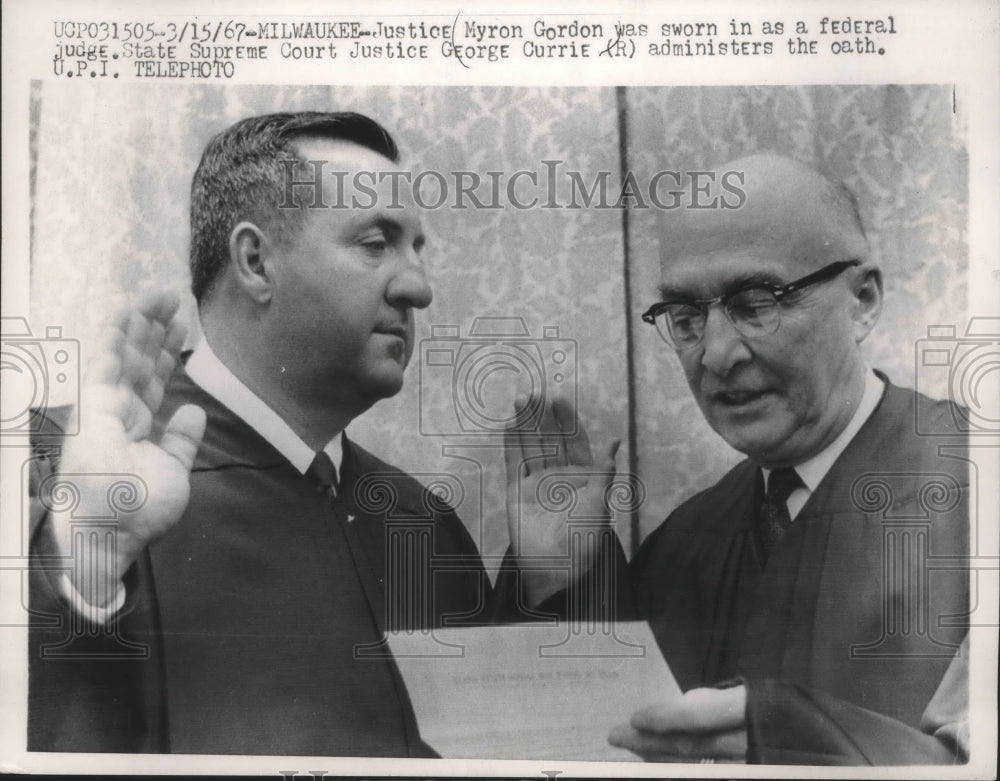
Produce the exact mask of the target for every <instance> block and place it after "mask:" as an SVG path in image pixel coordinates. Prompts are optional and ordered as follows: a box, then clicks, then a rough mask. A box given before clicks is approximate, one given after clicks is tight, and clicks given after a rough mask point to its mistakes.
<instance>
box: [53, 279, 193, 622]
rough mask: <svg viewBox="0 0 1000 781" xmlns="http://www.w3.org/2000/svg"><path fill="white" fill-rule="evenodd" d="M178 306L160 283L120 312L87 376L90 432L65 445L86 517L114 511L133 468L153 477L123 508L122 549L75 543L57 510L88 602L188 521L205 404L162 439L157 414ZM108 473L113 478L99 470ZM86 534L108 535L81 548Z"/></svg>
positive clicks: (111, 590) (110, 593)
mask: <svg viewBox="0 0 1000 781" xmlns="http://www.w3.org/2000/svg"><path fill="white" fill-rule="evenodd" d="M178 305H179V299H178V297H177V295H176V294H174V293H169V292H163V291H156V292H150V293H147V294H146V295H144V296H143V297H142V298H141V299H140V301H139V302H138V304H137V305H136V306H135V307H134V308H131V309H125V310H122V311H121V312H119V313H118V314H117V315H116V316H115V318H114V319H113V320H112V322H111V323H110V325H109V328H108V331H107V334H106V338H105V342H104V344H103V345H102V346H101V350H100V352H99V354H98V355H97V356H95V358H94V360H93V362H92V363H91V364H90V366H89V369H88V372H87V374H86V376H85V378H84V383H83V387H82V389H81V403H80V409H79V410H78V411H77V414H78V415H79V422H80V433H79V434H78V435H77V436H75V437H69V438H68V439H67V440H66V445H65V447H64V449H63V455H62V458H61V462H60V467H59V473H60V475H61V476H65V479H66V480H67V481H70V482H72V481H73V477H72V476H73V475H74V474H80V475H86V476H87V478H88V479H86V480H79V481H77V483H78V484H77V486H76V487H77V490H79V491H80V499H79V502H78V503H77V505H76V508H75V510H74V511H73V515H74V516H75V517H76V518H81V517H86V516H87V515H88V514H90V515H93V516H101V515H105V516H106V515H107V506H108V489H109V488H110V487H111V485H112V484H113V483H114V482H116V481H117V480H120V479H121V475H123V474H124V475H134V476H136V477H138V478H139V480H141V481H142V482H143V483H144V484H145V489H146V490H145V502H142V503H139V504H140V505H141V506H138V507H137V509H136V510H135V511H134V512H127V513H119V515H118V525H117V534H116V539H115V541H114V547H113V549H105V550H101V551H95V550H89V549H88V550H75V551H74V550H73V539H72V536H73V531H72V527H71V525H70V517H69V514H68V513H60V512H53V513H52V515H51V523H52V524H53V526H52V531H53V533H54V536H55V540H56V543H57V545H58V547H59V549H60V552H61V553H62V555H64V556H74V557H75V558H76V561H75V564H76V566H74V568H73V569H74V575H73V586H74V587H75V588H76V590H77V591H78V592H79V594H80V595H81V596H82V597H83V598H84V600H86V601H87V603H89V604H91V605H95V606H98V607H100V606H103V605H105V604H107V603H108V602H110V601H111V598H112V597H114V595H115V593H116V590H117V587H118V583H119V580H120V578H121V577H122V576H123V575H124V573H125V571H126V570H127V569H128V568H129V566H131V564H132V562H134V561H135V560H136V558H138V556H139V554H140V553H141V552H142V550H143V549H144V548H145V547H146V546H148V545H149V544H150V543H152V542H154V541H155V540H157V539H158V538H159V537H161V536H162V535H163V534H164V533H165V532H166V531H168V530H169V529H170V528H171V527H172V526H173V525H174V524H175V523H176V522H177V521H178V519H179V518H180V517H181V514H182V513H183V512H184V508H185V507H186V506H187V502H188V497H189V494H190V472H191V466H192V464H193V463H194V459H195V455H196V453H197V451H198V446H199V445H200V443H201V438H202V436H203V434H204V431H205V413H204V411H203V410H201V409H200V408H198V407H195V406H191V405H187V406H184V407H181V408H180V409H178V410H177V411H176V412H175V413H174V415H173V416H172V418H171V419H170V421H169V422H168V423H167V425H166V427H165V429H164V431H163V434H162V436H161V437H160V438H159V441H154V440H153V439H152V438H151V435H152V425H153V417H154V415H155V414H156V412H157V410H159V408H160V404H161V403H162V401H163V392H164V388H165V387H166V384H167V381H168V380H169V379H170V375H171V374H172V373H173V371H174V368H175V367H176V366H177V363H178V361H179V359H180V350H181V347H182V345H183V343H184V338H185V328H184V325H183V324H182V323H181V322H180V320H179V319H178V317H177V309H178ZM105 474H106V475H108V479H107V480H106V481H103V482H102V481H101V480H100V479H97V480H94V479H92V478H93V476H101V475H105ZM104 482H106V483H107V485H104V484H103V483H104ZM88 508H92V510H93V512H90V511H88ZM81 541H82V544H83V545H85V546H89V545H91V544H102V543H99V542H96V541H93V540H90V539H89V535H82V537H80V538H79V539H78V542H77V546H78V547H79V546H80V544H81ZM81 565H82V566H81Z"/></svg>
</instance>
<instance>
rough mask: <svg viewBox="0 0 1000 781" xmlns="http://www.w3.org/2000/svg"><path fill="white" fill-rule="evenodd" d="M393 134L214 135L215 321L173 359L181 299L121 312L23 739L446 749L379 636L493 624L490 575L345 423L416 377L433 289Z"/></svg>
mask: <svg viewBox="0 0 1000 781" xmlns="http://www.w3.org/2000/svg"><path fill="white" fill-rule="evenodd" d="M397 157H398V155H397V150H396V146H395V144H394V142H393V141H392V139H391V137H390V136H389V135H388V133H386V131H385V130H384V129H383V128H382V127H381V126H379V125H378V124H377V123H375V122H374V121H372V120H370V119H368V118H367V117H364V116H361V115H358V114H351V113H337V114H324V113H313V112H305V113H299V114H273V115H268V116H264V117H254V118H251V119H247V120H244V121H242V122H239V123H237V124H236V125H234V126H232V127H231V128H229V129H227V130H225V131H224V132H222V133H220V134H219V135H218V136H217V137H216V138H214V139H213V140H212V141H211V143H210V144H209V145H208V147H207V148H206V150H205V153H204V155H203V157H202V160H201V164H200V165H199V167H198V170H197V172H196V173H195V176H194V181H193V185H192V203H191V216H192V242H191V245H192V253H191V267H192V278H193V289H194V293H195V296H196V298H197V300H198V306H199V314H200V318H201V323H202V327H203V330H204V339H203V340H202V341H201V343H200V344H199V345H198V346H197V347H196V349H195V350H194V352H193V354H192V355H191V356H190V357H189V358H188V359H187V361H186V363H185V365H184V366H183V367H182V368H177V369H176V371H175V365H176V364H177V363H178V359H179V349H180V345H181V344H182V342H183V339H184V334H183V329H182V328H181V327H180V326H179V324H178V320H177V317H176V310H177V304H178V302H177V300H176V297H173V298H171V297H169V296H163V295H155V294H154V295H150V296H148V297H146V298H144V299H143V300H141V301H140V302H139V303H138V305H137V306H136V307H135V308H134V310H133V311H131V312H130V313H125V314H124V315H123V316H122V317H121V318H120V319H119V321H118V322H117V323H116V328H114V329H113V330H112V337H111V341H110V342H109V344H108V345H107V346H106V347H105V349H104V350H103V351H102V352H101V355H102V359H101V362H100V363H99V364H98V365H97V367H96V368H95V370H94V372H93V374H92V375H91V379H90V380H89V382H88V384H87V388H88V398H87V399H86V400H85V403H84V404H83V408H82V413H81V415H82V422H81V434H80V436H78V437H75V438H70V439H69V440H68V441H67V443H66V446H65V449H64V452H63V454H62V461H61V466H60V471H59V472H57V473H53V477H55V478H57V481H56V482H55V483H53V482H52V481H50V482H49V483H48V485H49V486H50V487H52V490H53V491H55V486H57V485H58V481H59V480H61V481H62V482H63V483H64V484H66V483H68V484H70V485H73V484H75V486H74V489H75V490H76V491H77V492H78V501H77V503H76V506H75V507H73V508H66V507H65V506H63V505H59V503H58V502H56V501H53V498H52V495H48V497H47V496H46V494H45V491H44V487H45V485H46V484H45V482H44V481H43V484H42V487H43V490H42V494H41V496H40V500H39V502H38V503H37V505H38V509H39V510H43V509H45V508H46V507H47V508H48V509H49V510H51V512H49V513H48V514H47V517H45V516H44V514H43V513H42V512H39V513H38V514H37V519H36V520H37V521H38V523H37V527H36V529H35V534H34V546H33V547H34V551H35V554H36V557H37V558H36V562H37V564H38V566H36V567H35V568H34V573H33V584H32V606H33V611H34V621H33V625H32V631H31V651H32V654H31V662H30V683H31V685H30V706H29V748H30V749H32V750H50V751H53V750H54V751H157V752H164V751H172V752H180V753H238V754H298V755H354V756H359V755H360V756H402V757H405V756H414V755H416V756H429V755H432V752H430V751H429V750H428V748H427V747H426V746H425V745H424V744H423V743H422V742H421V741H420V738H419V735H418V733H417V728H416V724H415V721H414V717H413V712H412V709H411V707H410V705H409V701H408V699H407V696H406V691H405V688H404V686H403V684H402V681H401V680H400V678H399V675H398V671H397V670H396V668H395V665H394V662H393V660H392V657H391V655H390V654H389V653H388V652H387V650H386V648H385V647H384V646H383V645H382V644H381V643H382V638H383V633H384V631H385V630H387V629H402V628H407V629H418V628H420V629H426V628H430V627H434V626H440V625H441V624H442V623H443V621H444V619H445V617H447V616H450V617H451V618H452V623H454V620H455V617H456V616H462V617H464V618H465V620H468V621H482V620H483V618H484V617H485V616H488V615H489V612H490V610H491V603H492V594H491V588H490V583H489V580H488V579H487V578H486V576H485V573H484V571H483V568H482V562H481V560H480V558H479V555H478V552H477V550H476V547H475V545H474V543H473V541H472V539H471V537H470V536H469V534H468V532H467V531H466V529H465V527H464V526H463V525H462V523H461V522H460V521H459V519H458V518H457V517H456V516H455V514H454V513H453V512H452V511H451V510H450V508H448V507H447V506H445V505H443V504H442V502H441V501H440V500H439V499H438V498H437V497H435V496H432V495H431V494H429V493H428V492H427V491H425V490H424V489H423V488H422V487H421V486H420V485H419V484H418V483H417V482H416V481H414V480H413V479H412V478H410V477H408V476H406V475H404V474H403V473H401V472H399V470H396V469H394V468H393V467H390V466H388V465H387V464H385V463H383V462H381V461H380V460H378V459H377V458H375V457H374V456H372V455H371V454H369V453H367V452H365V451H364V450H363V449H362V448H360V447H358V446H357V445H355V444H353V443H352V442H350V441H349V440H348V439H347V438H346V437H345V436H344V433H343V432H344V428H345V427H346V426H347V425H348V423H350V421H351V420H353V419H354V418H356V417H357V416H359V415H361V414H362V413H364V412H365V411H366V410H368V409H369V408H370V407H371V406H372V404H374V403H375V402H376V401H378V400H379V399H383V398H386V397H389V396H392V395H394V394H395V393H397V392H398V391H399V389H400V387H401V386H402V382H403V371H404V369H405V368H406V365H407V362H408V361H409V358H410V355H411V352H412V349H413V334H414V317H413V313H414V310H416V309H420V308H423V307H426V306H427V305H428V304H429V303H430V301H431V289H430V286H429V285H428V282H427V279H426V277H425V275H424V270H423V266H422V264H421V259H420V253H421V249H422V247H423V244H424V236H423V232H422V228H421V221H420V218H419V214H418V213H417V211H416V209H415V206H414V204H413V202H412V199H410V197H409V194H408V193H407V192H406V191H405V190H403V189H400V188H397V189H396V191H395V192H393V191H391V190H390V189H389V188H390V186H391V185H392V183H393V181H394V179H393V175H394V174H395V173H398V172H399V168H398V165H397V163H396V161H397ZM307 161H308V162H307ZM379 172H384V173H385V174H387V175H386V176H384V177H382V176H379V175H378V174H379ZM356 174H357V175H359V176H358V177H356V176H355V175H356ZM359 177H360V178H359ZM364 177H368V178H367V179H365V178H364ZM361 179H364V182H362V181H361ZM301 182H305V183H306V184H304V185H303V184H297V183H301ZM362 185H363V186H364V189H363V191H362V189H359V187H360V186H362ZM317 187H328V188H330V190H329V191H328V192H325V193H324V192H317V191H316V188H317ZM341 188H342V189H341ZM373 192H374V193H375V195H374V197H373V196H372V193H373ZM296 200H297V201H298V202H299V203H298V205H295V203H294V202H295V201H296ZM324 203H325V204H327V205H328V206H329V208H322V207H321V208H312V207H313V205H316V204H320V205H322V204H324ZM345 204H360V205H361V207H360V208H339V206H343V205H345ZM365 205H367V206H368V208H364V206H365ZM154 416H155V417H154ZM206 418H207V428H206V422H205V421H206ZM203 431H204V441H203V442H202V441H201V440H202V432H203ZM102 474H107V475H112V476H115V475H118V476H122V475H125V476H126V478H127V476H128V475H133V476H138V477H139V478H140V479H141V480H143V481H145V494H146V497H147V501H146V502H145V504H142V503H141V502H138V503H137V504H138V505H141V506H132V507H126V508H123V509H122V512H121V513H120V514H119V516H118V525H117V534H116V535H113V536H108V535H104V534H103V533H102V532H101V530H100V529H98V530H96V531H94V530H88V529H87V528H85V527H87V522H86V521H82V520H81V519H86V518H88V517H91V518H93V517H100V516H101V515H102V514H103V515H105V516H106V515H107V511H106V510H107V501H108V498H107V497H108V494H107V490H106V489H108V485H107V482H108V481H107V480H105V481H104V483H101V481H100V480H99V479H96V478H95V476H97V478H99V477H100V476H101V475H102ZM81 526H83V527H84V528H83V531H81ZM92 531H93V533H91V532H92ZM68 559H70V560H72V561H73V563H74V566H73V568H72V571H71V573H70V574H67V573H66V572H65V571H64V570H63V568H65V566H66V565H65V562H66V561H67V560H68ZM440 562H445V564H444V565H442V566H437V563H440ZM401 577H408V578H410V579H409V580H406V581H405V582H400V580H399V578H401ZM120 579H121V581H120ZM71 604H72V605H73V607H74V610H75V612H71V611H70V608H69V606H70V605H71ZM81 617H84V618H85V619H86V621H85V622H84V623H83V624H80V618H81ZM74 626H75V627H76V629H75V630H74V631H69V632H68V628H70V627H74Z"/></svg>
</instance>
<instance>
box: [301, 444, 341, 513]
mask: <svg viewBox="0 0 1000 781" xmlns="http://www.w3.org/2000/svg"><path fill="white" fill-rule="evenodd" d="M306 477H308V478H309V479H310V480H312V481H313V483H314V484H315V485H316V490H317V491H319V492H320V493H322V494H324V495H325V496H326V498H327V499H328V500H329V501H330V502H331V504H332V503H333V500H334V498H335V497H336V496H337V489H338V488H339V487H340V483H339V481H338V480H337V467H335V466H334V465H333V461H331V460H330V456H328V455H327V454H326V453H325V452H324V451H322V450H320V451H319V452H318V453H317V454H316V457H315V458H314V459H313V460H312V463H311V464H310V465H309V468H308V469H307V470H306Z"/></svg>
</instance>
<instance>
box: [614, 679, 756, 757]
mask: <svg viewBox="0 0 1000 781" xmlns="http://www.w3.org/2000/svg"><path fill="white" fill-rule="evenodd" d="M746 702H747V691H746V687H745V686H734V687H732V688H730V689H711V688H703V689H691V690H690V691H688V692H685V693H684V694H683V695H682V696H681V697H679V698H678V699H677V700H674V701H672V702H670V703H665V704H662V705H653V706H651V707H649V708H643V709H642V710H640V711H637V712H636V713H634V714H632V718H631V720H630V721H629V723H628V724H622V725H620V726H618V727H615V728H614V729H613V730H612V731H611V734H610V735H609V736H608V741H609V742H610V743H611V745H613V746H619V747H620V748H624V749H628V750H629V751H631V752H632V753H633V754H637V755H638V756H640V757H642V759H644V760H645V761H646V762H695V763H697V762H699V761H703V760H709V759H711V760H713V761H718V762H746V756H747V731H746Z"/></svg>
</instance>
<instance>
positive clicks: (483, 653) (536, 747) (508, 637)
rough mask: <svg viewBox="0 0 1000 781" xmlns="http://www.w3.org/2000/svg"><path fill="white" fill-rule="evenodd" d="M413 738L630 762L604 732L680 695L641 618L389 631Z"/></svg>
mask: <svg viewBox="0 0 1000 781" xmlns="http://www.w3.org/2000/svg"><path fill="white" fill-rule="evenodd" d="M389 644H390V646H391V648H392V652H393V655H394V656H395V658H396V662H397V664H398V665H399V668H400V670H401V671H402V674H403V678H404V680H405V682H406V688H407V690H408V692H409V695H410V699H411V700H412V702H413V707H414V710H415V712H416V715H417V721H418V724H419V726H420V734H421V737H423V739H424V740H425V741H426V742H427V743H428V744H429V745H430V746H431V747H433V748H434V749H435V750H436V751H437V752H438V753H439V754H441V756H442V757H446V758H468V759H559V760H567V761H568V760H615V761H622V760H630V759H632V760H634V759H636V757H635V756H634V755H632V754H631V753H629V752H627V751H624V750H622V749H618V748H615V747H613V746H611V745H609V744H608V733H609V732H610V731H611V728H612V727H614V726H615V725H617V724H622V723H626V722H628V720H629V717H630V716H631V715H632V713H634V712H635V711H636V710H638V709H640V708H642V707H644V706H646V705H652V704H654V703H657V702H663V701H666V700H669V699H672V698H676V697H678V696H679V695H680V689H679V687H678V685H677V682H676V680H675V679H674V676H673V674H672V673H671V672H670V668H669V667H668V666H667V663H666V661H665V660H664V659H663V656H662V655H661V654H660V650H659V648H658V647H657V644H656V640H655V639H654V638H653V635H652V632H651V631H650V629H649V626H648V625H647V624H646V623H645V622H636V623H620V624H616V625H614V626H613V627H596V628H595V627H593V626H582V625H572V624H566V623H562V624H559V625H558V626H552V625H545V624H517V625H507V626H490V627H475V628H469V629H446V630H439V631H435V632H410V633H402V632H401V633H396V634H391V635H389Z"/></svg>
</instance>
